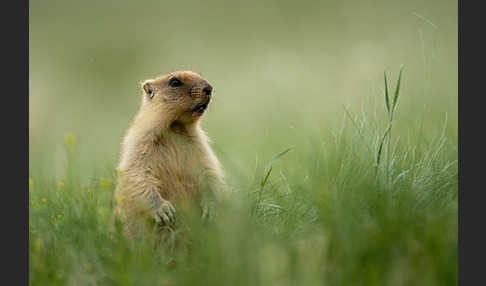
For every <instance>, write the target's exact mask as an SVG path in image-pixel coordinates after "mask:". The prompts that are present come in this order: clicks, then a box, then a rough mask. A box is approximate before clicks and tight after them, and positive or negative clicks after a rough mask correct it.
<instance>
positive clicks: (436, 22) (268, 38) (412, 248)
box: [29, 0, 458, 285]
mask: <svg viewBox="0 0 486 286" xmlns="http://www.w3.org/2000/svg"><path fill="white" fill-rule="evenodd" d="M402 63H403V64H405V69H404V74H403V80H402V82H401V91H400V98H399V107H398V110H397V111H396V113H395V115H394V119H393V129H392V140H391V142H390V151H388V145H384V146H383V148H384V149H382V155H381V156H382V157H381V163H380V165H379V166H378V167H376V165H377V164H376V162H377V155H378V153H379V149H380V148H379V147H380V143H381V141H382V138H383V134H384V133H385V131H386V130H387V128H388V118H389V117H388V114H387V111H386V107H385V103H384V97H383V94H384V87H383V70H386V71H387V75H388V79H389V81H388V83H389V88H390V90H391V92H392V91H393V90H394V88H395V86H396V79H397V77H398V71H399V65H400V64H402ZM174 69H191V70H194V71H196V72H200V73H202V75H203V76H204V77H205V78H206V79H207V80H208V81H209V82H210V83H211V84H212V85H213V86H214V87H215V98H214V101H213V102H212V104H211V106H210V108H209V110H208V113H207V114H206V115H205V120H204V122H203V127H204V129H205V130H206V131H207V132H208V134H209V135H210V137H211V139H212V140H213V141H214V143H213V146H214V149H215V152H216V154H217V155H218V157H219V158H220V159H221V161H222V163H223V165H224V167H225V170H226V173H227V176H228V182H229V184H230V185H231V186H232V187H233V188H234V189H235V190H236V192H235V195H234V197H233V198H232V200H231V201H230V202H229V203H228V205H225V206H224V209H223V210H222V212H221V214H220V216H219V217H217V218H216V220H215V221H213V222H212V223H210V224H206V225H204V224H201V222H200V221H199V220H198V218H197V217H192V216H191V214H190V213H188V214H186V215H187V217H185V222H186V225H185V226H184V236H185V237H186V241H187V248H184V249H173V248H172V247H171V245H170V243H169V244H167V245H165V247H163V248H162V249H160V250H158V251H155V252H154V251H153V250H152V247H151V241H150V238H147V239H145V240H140V241H138V242H137V243H136V244H133V243H131V242H129V241H126V240H125V239H124V238H123V236H121V235H120V233H119V231H118V230H117V229H116V228H115V227H114V226H113V225H112V224H111V212H112V207H113V206H112V192H113V188H114V185H113V184H114V182H115V177H114V166H115V164H116V160H117V157H118V151H119V143H120V141H121V138H122V136H123V132H124V130H125V129H126V128H127V126H128V124H129V121H130V120H131V118H132V116H133V115H134V113H135V111H136V110H137V108H138V104H139V100H140V91H139V86H138V82H139V81H141V80H144V79H146V78H150V77H154V76H156V75H158V74H161V73H166V72H169V71H171V70H174ZM29 84H30V96H29V109H30V110H29V114H30V118H29V125H30V129H29V139H30V144H29V155H30V165H29V174H30V179H29V211H30V215H29V234H30V240H29V243H30V247H29V248H30V249H29V250H30V265H29V267H30V271H29V273H30V280H31V284H32V285H258V284H265V285H266V284H270V285H322V284H324V285H455V284H456V281H457V192H458V190H457V168H458V166H457V2H456V1H427V2H423V1H406V2H403V1H402V2H399V1H371V0H367V1H346V2H345V1H320V2H318V1H299V2H293V1H245V2H244V3H243V2H241V3H240V2H233V3H230V2H227V1H219V0H210V1H204V2H202V1H201V2H199V1H176V2H174V1H172V2H166V1H147V2H144V3H138V2H134V1H116V2H115V1H83V2H79V1H78V2H74V1H73V2H69V1H55V0H49V1H30V83H29ZM390 96H393V94H392V93H391V94H390ZM66 134H68V135H66ZM387 143H388V141H385V143H384V144H387ZM289 147H292V149H291V151H289V152H288V153H286V154H285V155H284V156H282V157H281V158H280V159H279V160H278V161H276V162H275V163H274V165H273V167H272V172H271V173H270V175H269V177H268V180H267V181H266V182H265V184H264V186H263V187H262V184H261V183H262V179H263V178H264V176H265V174H264V170H265V166H266V165H267V164H268V163H269V162H270V160H271V159H272V158H273V157H274V156H275V155H276V154H278V153H280V152H281V151H283V150H286V149H287V148H289ZM388 152H389V154H391V155H390V157H389V158H388V157H387V154H388ZM386 166H388V167H386ZM267 170H268V169H267ZM178 236H180V234H175V237H178ZM174 261H175V264H176V266H175V268H174V267H170V266H168V264H169V265H172V263H173V262H174Z"/></svg>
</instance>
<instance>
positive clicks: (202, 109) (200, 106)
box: [192, 102, 209, 113]
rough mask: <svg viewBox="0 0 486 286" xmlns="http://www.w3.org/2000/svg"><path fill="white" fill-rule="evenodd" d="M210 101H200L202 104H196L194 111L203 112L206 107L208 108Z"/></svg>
mask: <svg viewBox="0 0 486 286" xmlns="http://www.w3.org/2000/svg"><path fill="white" fill-rule="evenodd" d="M208 103H209V102H206V103H200V104H198V105H196V107H194V109H193V110H192V111H194V112H197V113H203V112H204V111H205V110H206V108H208Z"/></svg>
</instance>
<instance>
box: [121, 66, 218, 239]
mask: <svg viewBox="0 0 486 286" xmlns="http://www.w3.org/2000/svg"><path fill="white" fill-rule="evenodd" d="M173 77H176V78H177V79H179V80H180V81H181V82H182V83H183V85H182V86H180V87H171V86H169V82H170V80H171V79H172V78H173ZM208 85H209V84H208V83H207V82H206V81H204V80H203V79H202V78H201V76H200V75H198V74H196V73H194V72H191V71H178V72H174V73H170V74H168V75H165V76H161V77H158V78H155V79H152V80H147V81H145V82H144V83H143V84H142V90H145V91H144V94H143V97H142V104H141V107H140V110H139V112H138V114H137V115H136V116H135V118H134V120H133V123H132V124H131V126H130V128H129V129H128V130H127V132H126V135H125V137H124V139H123V142H122V145H121V155H120V161H119V164H118V167H117V170H118V173H119V176H118V185H117V189H116V192H115V196H116V202H117V208H116V211H117V213H118V215H120V217H121V218H122V219H123V220H128V219H136V218H144V219H145V220H148V221H150V220H153V216H154V213H155V212H156V211H157V210H158V209H160V208H161V205H163V203H164V202H170V203H171V204H172V205H173V206H174V207H175V209H176V210H177V209H178V208H179V207H180V206H181V204H184V202H185V201H187V200H191V199H194V198H197V197H200V196H202V195H204V192H208V191H214V192H216V195H217V193H218V192H220V191H222V190H223V186H224V179H223V173H222V170H221V166H220V163H219V161H218V159H217V158H216V156H215V155H214V153H213V151H212V150H211V148H210V145H209V142H208V141H209V140H208V137H207V136H206V135H205V133H204V132H203V131H202V130H201V127H200V119H201V116H202V113H198V112H194V108H195V107H197V106H198V104H201V102H205V100H208V96H205V95H204V92H203V91H202V89H203V88H204V87H207V86H208ZM147 90H148V92H147ZM150 92H151V93H150ZM137 223H139V222H137ZM162 224H164V223H162ZM127 231H128V232H130V231H131V229H130V227H128V229H127Z"/></svg>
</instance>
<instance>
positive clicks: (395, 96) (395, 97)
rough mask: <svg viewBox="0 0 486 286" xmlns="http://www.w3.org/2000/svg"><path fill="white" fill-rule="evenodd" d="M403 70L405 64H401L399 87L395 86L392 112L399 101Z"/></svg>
mask: <svg viewBox="0 0 486 286" xmlns="http://www.w3.org/2000/svg"><path fill="white" fill-rule="evenodd" d="M402 72H403V65H400V73H399V74H398V81H397V87H396V88H395V95H394V96H393V103H392V113H393V111H395V106H396V105H397V102H398V94H399V93H400V82H401V80H402Z"/></svg>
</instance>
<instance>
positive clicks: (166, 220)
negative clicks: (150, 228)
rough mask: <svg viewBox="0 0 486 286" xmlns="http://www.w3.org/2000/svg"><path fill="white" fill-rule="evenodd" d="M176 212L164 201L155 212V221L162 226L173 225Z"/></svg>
mask: <svg viewBox="0 0 486 286" xmlns="http://www.w3.org/2000/svg"><path fill="white" fill-rule="evenodd" d="M175 214H176V210H175V208H174V206H172V204H171V203H170V202H169V201H164V202H163V203H162V205H161V206H160V207H159V208H158V209H157V210H156V211H155V213H154V219H155V222H156V223H157V224H160V225H172V224H174V223H175Z"/></svg>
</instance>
